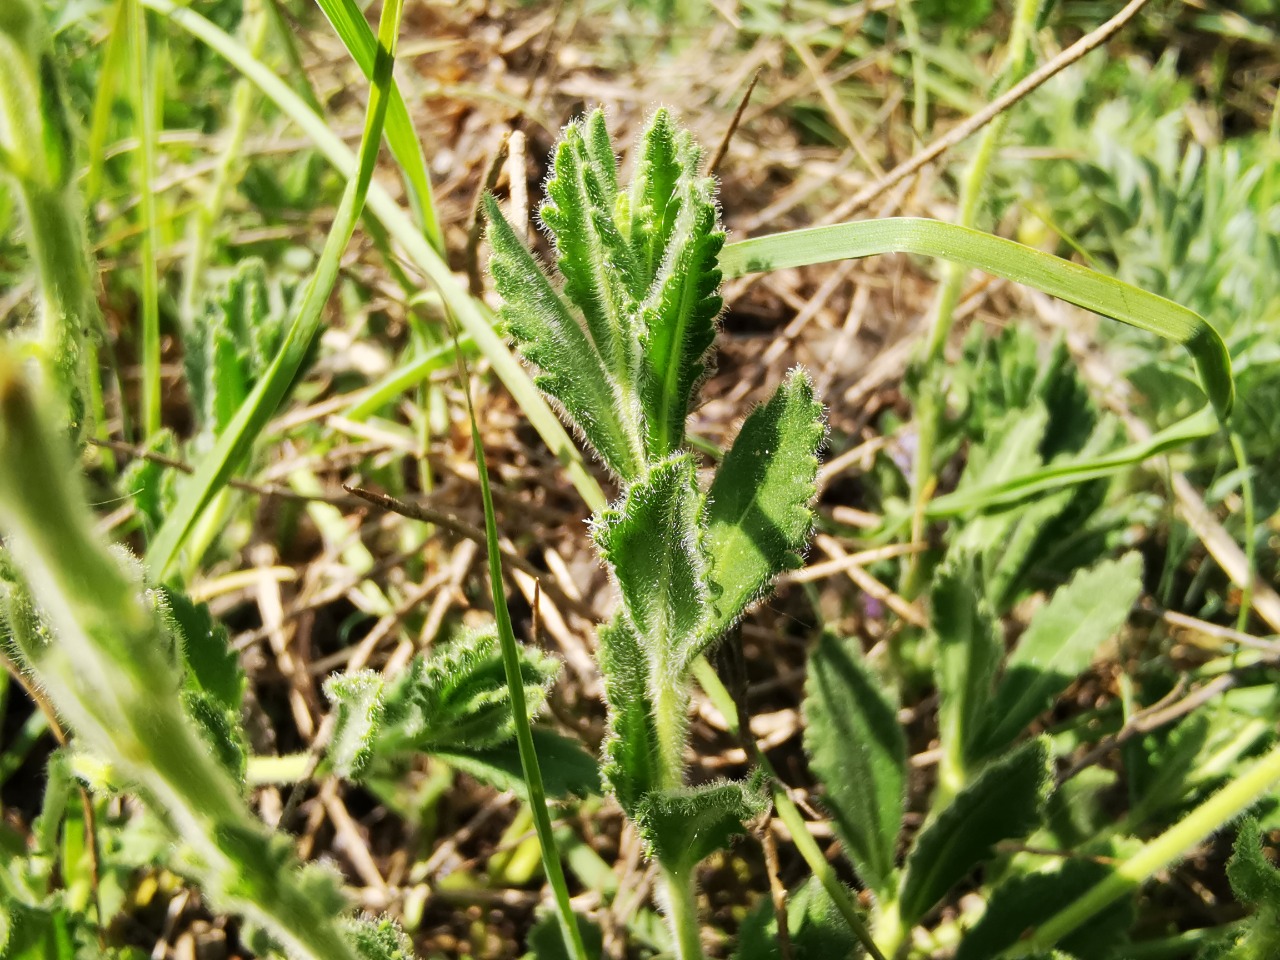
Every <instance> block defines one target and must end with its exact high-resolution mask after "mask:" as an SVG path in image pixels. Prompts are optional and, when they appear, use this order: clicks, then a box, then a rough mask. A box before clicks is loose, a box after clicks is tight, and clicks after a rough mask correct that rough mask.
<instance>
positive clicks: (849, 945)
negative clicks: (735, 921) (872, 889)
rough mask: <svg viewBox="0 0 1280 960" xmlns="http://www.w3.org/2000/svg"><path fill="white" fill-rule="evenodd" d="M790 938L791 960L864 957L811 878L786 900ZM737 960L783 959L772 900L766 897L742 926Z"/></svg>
mask: <svg viewBox="0 0 1280 960" xmlns="http://www.w3.org/2000/svg"><path fill="white" fill-rule="evenodd" d="M787 936H788V937H789V938H790V940H791V954H790V956H791V957H792V960H829V958H840V960H849V958H851V957H860V956H862V949H861V945H860V944H859V943H858V940H857V938H856V937H854V935H853V934H852V933H851V932H850V931H849V925H848V924H847V923H845V921H844V919H843V918H842V917H841V916H840V912H839V911H838V910H837V909H836V905H835V904H834V903H832V902H831V897H830V896H829V895H828V894H827V892H826V891H825V890H824V889H823V888H822V884H820V883H818V882H817V880H815V879H814V878H812V877H810V878H808V879H807V880H805V881H804V883H802V884H800V886H799V887H798V888H796V889H795V890H794V891H792V892H791V893H790V895H789V896H788V897H787ZM734 960H783V954H782V948H781V945H780V944H779V942H778V920H777V915H776V914H775V913H774V909H773V900H772V899H770V898H769V897H763V898H761V900H760V905H759V906H758V907H756V909H755V910H753V911H752V912H751V913H750V914H749V915H748V916H747V919H746V920H744V921H743V923H742V929H741V930H740V931H739V932H738V950H737V952H736V953H735V954H734Z"/></svg>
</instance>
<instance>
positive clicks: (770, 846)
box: [760, 817, 795, 960]
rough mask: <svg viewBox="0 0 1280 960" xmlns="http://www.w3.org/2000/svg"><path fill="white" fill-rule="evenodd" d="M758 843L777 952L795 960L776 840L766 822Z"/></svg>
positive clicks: (786, 959)
mask: <svg viewBox="0 0 1280 960" xmlns="http://www.w3.org/2000/svg"><path fill="white" fill-rule="evenodd" d="M770 819H772V817H771V818H770ZM760 841H761V845H762V846H763V847H764V868H765V871H766V872H767V873H768V874H769V895H770V896H771V897H772V898H773V916H774V921H775V923H776V926H777V936H778V952H779V953H780V954H781V955H782V960H795V951H794V950H793V949H792V946H791V931H790V930H789V929H788V928H787V889H786V887H784V886H783V885H782V878H781V877H779V876H778V838H777V837H776V836H775V835H774V832H773V831H772V830H771V829H769V824H768V822H766V823H765V826H764V829H763V830H762V831H760Z"/></svg>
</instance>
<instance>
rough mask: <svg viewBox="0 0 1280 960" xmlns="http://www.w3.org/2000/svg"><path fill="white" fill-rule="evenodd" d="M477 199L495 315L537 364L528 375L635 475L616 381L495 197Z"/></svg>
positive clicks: (616, 468)
mask: <svg viewBox="0 0 1280 960" xmlns="http://www.w3.org/2000/svg"><path fill="white" fill-rule="evenodd" d="M484 206H485V217H486V218H487V219H488V222H489V232H488V237H489V244H490V246H492V248H493V257H492V258H491V259H490V261H489V271H490V273H492V274H493V279H494V283H495V285H496V286H497V289H498V293H499V294H500V295H501V296H502V299H503V300H504V301H505V305H504V306H503V308H502V318H503V320H504V322H505V323H506V325H507V329H508V330H510V332H511V335H512V336H513V337H515V340H516V344H517V346H518V347H519V348H520V352H521V354H522V355H523V356H524V358H525V359H526V360H528V361H529V362H530V363H532V364H533V365H535V366H536V367H538V368H539V369H540V370H541V373H539V374H538V376H536V377H535V378H534V382H535V383H536V384H537V385H538V387H539V388H540V389H542V390H544V391H545V392H546V393H548V394H550V396H551V397H553V398H554V399H555V400H556V401H557V402H558V403H559V404H560V406H561V407H562V408H563V410H564V413H565V414H566V415H567V416H568V418H569V420H570V421H571V422H572V424H573V426H575V427H576V428H577V429H578V430H579V431H580V432H581V434H582V436H583V438H584V439H585V440H586V441H587V443H589V444H591V446H592V447H593V448H594V449H595V451H596V453H598V454H599V455H600V459H601V460H603V461H604V463H605V465H606V466H607V467H608V468H609V469H610V470H612V471H613V472H614V473H615V474H617V475H618V476H620V477H623V478H624V479H625V478H630V477H634V476H636V475H637V474H638V473H639V472H640V465H641V463H642V461H643V455H642V451H641V449H640V447H641V440H640V437H639V435H638V433H637V432H636V431H635V429H634V428H632V427H630V426H629V422H630V416H631V415H630V414H629V413H628V408H627V406H626V403H625V401H624V398H623V395H622V393H621V387H620V385H619V384H618V382H617V381H616V380H615V378H614V376H613V375H612V374H611V371H610V369H609V368H608V367H607V366H606V363H605V359H604V358H603V357H602V355H601V354H600V352H599V351H598V350H597V349H596V347H595V346H594V345H593V344H592V342H591V340H590V339H588V337H587V334H586V333H585V332H584V331H583V329H582V327H581V326H580V325H579V323H578V320H577V319H576V318H575V316H574V314H573V312H572V311H571V309H570V308H569V305H568V304H567V303H566V302H565V300H564V299H563V297H561V295H560V294H559V293H558V292H557V291H556V289H555V288H554V287H553V286H552V285H551V281H550V280H548V279H547V277H546V274H544V273H543V271H542V267H541V266H540V265H539V264H538V262H537V261H536V260H535V259H534V258H533V255H532V254H531V253H529V251H528V250H527V249H526V248H525V246H524V243H523V242H522V241H521V240H520V238H519V237H517V236H516V233H515V231H514V230H512V229H511V225H510V224H509V223H507V220H506V218H505V217H504V216H503V215H502V211H501V210H500V209H499V207H498V203H497V201H496V200H494V199H493V197H491V196H486V197H485V199H484Z"/></svg>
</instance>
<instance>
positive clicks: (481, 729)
mask: <svg viewBox="0 0 1280 960" xmlns="http://www.w3.org/2000/svg"><path fill="white" fill-rule="evenodd" d="M519 654H520V675H521V678H522V679H523V681H524V695H525V703H526V706H527V708H528V713H529V717H530V718H532V717H534V716H537V714H538V711H539V710H541V709H542V704H543V702H544V701H545V700H546V698H547V692H548V691H549V690H550V689H551V684H552V683H553V682H554V681H555V677H556V674H557V673H558V672H559V669H560V664H559V661H557V660H555V659H554V658H552V657H549V656H547V655H546V654H544V653H542V652H541V651H539V650H537V649H535V648H532V647H527V646H523V645H522V646H521V647H520V649H519ZM384 700H385V703H386V715H385V717H384V718H383V722H382V725H381V730H380V732H379V734H378V742H377V749H378V752H379V756H380V757H381V758H384V759H391V758H393V757H400V756H404V755H406V754H413V753H419V752H427V753H431V752H437V751H441V750H458V749H467V750H480V749H484V748H486V747H493V746H497V745H498V744H501V743H505V742H507V741H508V740H510V739H511V738H512V737H513V736H515V722H514V719H513V715H512V712H511V694H510V692H509V691H508V689H507V681H506V673H505V668H504V667H503V663H502V651H501V647H500V646H499V643H498V637H497V635H496V634H495V633H479V634H474V635H472V636H470V637H467V638H464V639H462V640H458V641H455V642H454V643H451V644H449V645H448V646H446V647H444V648H442V649H440V650H438V651H437V652H436V653H434V654H433V655H432V656H431V657H430V658H424V657H421V656H418V657H415V658H414V659H413V660H412V661H411V662H410V664H409V667H408V668H407V669H406V670H405V671H404V673H402V674H401V675H400V676H399V677H397V678H396V679H395V680H394V681H392V682H391V683H390V684H389V685H388V687H387V690H386V693H385V695H384Z"/></svg>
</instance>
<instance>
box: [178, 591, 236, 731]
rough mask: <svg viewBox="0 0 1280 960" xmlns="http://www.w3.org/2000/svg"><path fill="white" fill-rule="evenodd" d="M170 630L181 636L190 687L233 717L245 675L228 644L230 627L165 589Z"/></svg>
mask: <svg viewBox="0 0 1280 960" xmlns="http://www.w3.org/2000/svg"><path fill="white" fill-rule="evenodd" d="M159 593H160V595H161V597H162V598H163V603H164V608H165V612H166V613H167V618H166V619H167V620H168V621H169V624H170V627H171V628H172V629H173V630H174V632H175V633H176V634H177V639H178V641H179V648H180V650H181V651H182V660H183V663H184V664H185V666H186V678H187V685H188V686H192V685H194V687H196V688H197V689H199V690H202V691H204V692H205V693H207V694H208V695H209V696H210V697H212V698H213V699H214V700H215V701H217V702H218V703H219V704H221V705H222V707H223V708H225V709H226V710H228V711H231V712H232V714H233V715H236V716H238V715H239V713H240V707H241V705H242V704H243V702H244V689H245V682H246V681H245V675H244V670H242V669H241V667H240V657H239V655H238V654H237V653H236V651H235V650H233V649H232V648H231V644H230V643H229V642H228V641H227V628H226V627H224V626H223V625H222V623H221V622H219V621H218V620H216V619H214V617H213V614H211V613H210V612H209V607H208V605H207V604H204V603H195V602H193V601H192V600H191V598H189V597H188V596H187V595H186V594H184V593H182V592H181V591H179V590H175V589H172V588H170V587H161V588H160V589H159Z"/></svg>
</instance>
